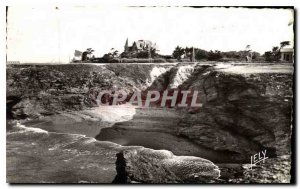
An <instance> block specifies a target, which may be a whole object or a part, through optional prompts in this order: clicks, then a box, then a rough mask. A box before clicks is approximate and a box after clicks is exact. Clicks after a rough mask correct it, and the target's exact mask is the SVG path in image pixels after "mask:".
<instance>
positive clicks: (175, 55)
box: [172, 46, 185, 60]
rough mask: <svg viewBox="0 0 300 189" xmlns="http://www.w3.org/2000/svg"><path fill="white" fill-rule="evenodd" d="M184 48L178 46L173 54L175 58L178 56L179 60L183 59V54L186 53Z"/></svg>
mask: <svg viewBox="0 0 300 189" xmlns="http://www.w3.org/2000/svg"><path fill="white" fill-rule="evenodd" d="M184 52H185V51H184V49H183V48H182V47H179V46H177V47H176V48H175V50H174V51H173V53H172V55H173V57H174V58H176V59H177V60H180V59H181V56H182V55H184Z"/></svg>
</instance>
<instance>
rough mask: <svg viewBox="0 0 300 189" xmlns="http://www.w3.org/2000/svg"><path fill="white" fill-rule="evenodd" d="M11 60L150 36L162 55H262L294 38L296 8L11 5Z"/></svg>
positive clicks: (102, 49)
mask: <svg viewBox="0 0 300 189" xmlns="http://www.w3.org/2000/svg"><path fill="white" fill-rule="evenodd" d="M7 20H8V23H7V60H8V61H20V62H23V63H26V62H34V63H57V62H64V63H66V62H69V60H70V59H72V58H73V56H74V50H80V51H84V50H85V49H86V48H93V49H94V50H95V52H94V54H95V56H96V57H98V56H102V55H103V54H105V53H108V52H109V51H110V50H111V48H115V49H117V50H119V52H123V50H124V44H125V41H126V39H127V38H128V41H129V44H130V45H131V44H132V43H133V41H135V40H140V39H144V40H151V41H152V42H154V43H156V44H157V46H158V49H159V50H160V54H165V55H167V54H171V53H172V52H173V50H174V48H175V47H176V46H177V45H179V46H182V47H186V46H188V47H191V46H194V47H197V48H201V49H205V50H220V51H231V50H235V51H239V50H244V49H245V47H246V46H247V45H251V48H252V50H254V51H257V52H259V53H264V52H265V51H269V50H271V49H272V47H273V46H278V45H279V43H280V42H281V41H292V42H293V40H294V34H293V22H294V18H293V10H289V9H247V8H197V9H196V8H190V7H97V6H96V7H91V6H90V7H83V6H80V7H49V6H48V7H35V8H32V7H24V6H22V7H21V6H19V7H9V9H8V16H7Z"/></svg>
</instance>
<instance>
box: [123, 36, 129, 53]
mask: <svg viewBox="0 0 300 189" xmlns="http://www.w3.org/2000/svg"><path fill="white" fill-rule="evenodd" d="M124 52H128V38H127V39H126V42H125V46H124Z"/></svg>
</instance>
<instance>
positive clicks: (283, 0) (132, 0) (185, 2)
mask: <svg viewBox="0 0 300 189" xmlns="http://www.w3.org/2000/svg"><path fill="white" fill-rule="evenodd" d="M0 5H1V6H0V18H1V19H0V39H1V42H0V52H1V54H0V60H1V68H0V77H1V79H0V80H1V84H0V89H2V90H1V93H0V95H1V97H0V98H1V105H2V106H1V107H2V108H1V113H0V116H1V123H2V124H1V130H0V133H1V136H0V137H1V143H0V145H1V156H0V162H1V164H2V166H1V173H0V179H1V181H0V187H1V189H2V188H10V187H17V188H28V187H45V188H50V187H55V188H66V187H68V188H74V187H76V188H87V187H97V188H98V187H101V188H107V187H109V188H111V187H118V186H115V185H114V186H113V185H109V186H107V185H76V186H75V185H42V186H41V185H23V186H20V185H17V186H16V185H8V184H7V183H6V145H5V144H6V142H5V139H6V131H5V128H6V121H5V120H6V119H5V117H6V112H5V111H4V110H5V108H4V107H6V101H5V99H6V97H5V95H6V80H5V79H6V60H5V54H6V51H5V48H6V47H5V43H6V39H5V36H6V25H5V22H6V21H5V20H6V18H5V6H7V5H8V6H13V5H27V6H36V5H38V6H39V5H45V6H64V5H67V6H77V5H84V6H93V5H98V6H102V5H103V6H104V5H105V6H126V5H127V6H128V5H134V6H140V5H143V6H154V5H156V6H166V5H171V6H192V5H193V6H295V9H299V7H300V6H299V5H300V1H299V0H249V1H245V0H227V1H222V0H214V1H212V0H201V1H197V0H172V1H171V0H145V1H141V0H109V1H108V0H106V1H103V0H65V1H63V2H62V1H61V0H1V1H0ZM296 11H298V10H296ZM297 13H299V12H297ZM296 16H297V14H296ZM296 21H298V19H297V18H296ZM296 31H299V24H298V23H297V28H296ZM297 37H298V35H297ZM296 43H297V46H298V41H296ZM295 64H298V62H295ZM297 73H299V65H298V66H297ZM298 75H299V74H297V89H299V87H300V86H299V85H300V84H299V83H300V82H299V80H298V79H299V77H298ZM296 94H297V97H299V96H298V94H299V91H298V90H297V91H296ZM297 99H298V98H297ZM298 105H299V100H298V103H297V107H299V106H298ZM297 117H298V118H299V111H298V112H297ZM295 127H296V125H295ZM299 130H300V129H299V128H297V136H298V137H299ZM297 165H299V162H297ZM297 170H298V166H297ZM296 173H297V172H296ZM298 175H299V174H296V177H297V179H296V182H297V181H298V182H299V176H298ZM162 186H164V187H166V188H171V187H172V188H173V187H197V188H200V187H213V188H219V187H220V185H185V186H183V185H162ZM232 186H235V187H241V186H247V187H249V185H223V186H222V187H232ZM121 187H126V188H128V187H133V186H132V185H126V186H124V185H122V186H121ZM134 187H140V185H136V186H134ZM143 187H147V188H148V187H150V188H154V187H160V186H157V185H152V186H149V185H148V186H145V185H144V186H143ZM252 187H256V188H264V187H270V185H259V186H257V185H254V186H252ZM271 187H272V186H271ZM279 187H280V188H287V187H290V186H288V185H282V186H279Z"/></svg>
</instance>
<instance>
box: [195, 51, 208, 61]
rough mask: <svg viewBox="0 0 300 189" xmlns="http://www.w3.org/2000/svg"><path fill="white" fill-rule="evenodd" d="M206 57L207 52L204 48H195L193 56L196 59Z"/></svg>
mask: <svg viewBox="0 0 300 189" xmlns="http://www.w3.org/2000/svg"><path fill="white" fill-rule="evenodd" d="M207 57H208V52H207V51H206V50H202V49H195V58H196V59H197V60H203V59H207Z"/></svg>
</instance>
